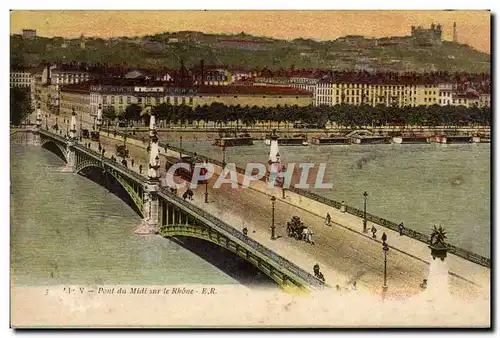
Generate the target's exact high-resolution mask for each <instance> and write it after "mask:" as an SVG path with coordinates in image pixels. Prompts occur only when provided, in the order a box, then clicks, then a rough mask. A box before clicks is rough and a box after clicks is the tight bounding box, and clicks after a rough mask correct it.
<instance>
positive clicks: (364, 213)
mask: <svg viewBox="0 0 500 338" xmlns="http://www.w3.org/2000/svg"><path fill="white" fill-rule="evenodd" d="M363 197H364V199H365V208H364V212H363V232H364V233H367V232H368V229H367V228H366V200H367V198H368V193H367V192H366V191H365V192H364V193H363Z"/></svg>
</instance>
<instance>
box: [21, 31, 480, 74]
mask: <svg viewBox="0 0 500 338" xmlns="http://www.w3.org/2000/svg"><path fill="white" fill-rule="evenodd" d="M172 39H178V41H179V42H175V40H172ZM221 40H225V41H221ZM228 40H239V41H240V43H239V45H238V43H237V42H233V43H230V42H228ZM244 41H250V42H249V43H248V44H247V43H244ZM374 41H375V40H372V39H364V40H362V41H361V42H360V43H359V44H352V43H351V44H348V43H345V42H341V41H338V40H337V41H315V40H311V39H295V40H291V41H287V40H278V39H271V38H266V37H255V36H251V35H248V34H245V33H243V32H242V33H240V34H236V35H229V34H204V33H200V32H176V33H168V32H167V33H162V34H156V35H150V36H143V37H120V38H113V39H107V40H106V39H101V38H85V48H84V49H82V48H81V47H80V42H81V40H80V39H63V38H60V37H55V38H43V37H37V38H36V39H33V40H24V39H22V37H21V36H19V35H13V36H11V64H12V67H18V66H25V67H26V66H37V65H39V64H41V63H47V62H50V63H55V62H72V61H81V62H87V63H102V64H107V65H110V66H111V65H124V66H129V67H174V68H178V67H179V66H180V63H181V59H182V60H184V62H185V64H186V66H188V67H191V66H194V65H196V64H198V63H199V61H200V60H201V59H204V60H205V64H207V65H208V64H210V65H227V66H237V67H245V68H268V69H278V68H290V67H295V68H325V69H336V70H363V69H365V70H377V71H385V70H388V71H416V72H425V71H449V72H460V71H464V72H470V73H482V72H484V73H488V72H489V71H490V55H488V54H486V53H482V52H479V51H476V50H474V49H473V48H471V47H470V46H467V45H461V44H457V43H453V42H447V41H444V42H443V43H442V44H441V45H440V46H432V47H419V48H417V47H415V46H414V45H413V44H412V43H411V42H410V40H409V38H401V37H398V38H384V39H381V40H379V41H384V42H387V41H389V42H395V41H400V42H406V43H400V44H392V45H391V44H387V43H386V44H385V45H380V44H379V45H375V42H374ZM250 46H252V47H250Z"/></svg>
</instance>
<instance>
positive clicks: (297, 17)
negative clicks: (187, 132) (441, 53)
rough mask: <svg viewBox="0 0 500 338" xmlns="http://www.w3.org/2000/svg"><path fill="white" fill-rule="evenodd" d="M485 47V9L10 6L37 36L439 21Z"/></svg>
mask: <svg viewBox="0 0 500 338" xmlns="http://www.w3.org/2000/svg"><path fill="white" fill-rule="evenodd" d="M453 22H456V23H457V27H458V41H459V42H460V43H465V44H468V45H470V46H472V47H474V48H475V49H477V50H479V51H482V52H486V53H490V12H489V11H290V10H286V11H285V10H283V11H268V10H265V11H194V10H191V11H42V10H40V11H13V12H11V22H10V32H11V34H18V33H20V32H21V30H22V29H23V28H33V29H36V30H37V34H38V35H40V36H46V37H52V36H62V37H77V36H80V35H81V34H83V35H85V36H99V37H104V38H109V37H117V36H138V35H146V34H155V33H161V32H167V31H168V32H174V31H182V30H192V31H201V32H205V33H239V32H242V31H244V32H245V33H248V34H252V35H259V36H269V37H275V38H280V39H295V38H298V37H304V38H313V39H318V40H333V39H336V38H338V37H340V36H345V35H365V36H368V37H384V36H404V35H410V26H412V25H414V26H419V25H420V26H424V27H428V26H429V25H430V24H431V23H436V24H437V23H440V24H441V25H442V26H443V29H444V34H443V38H444V39H445V40H451V39H452V27H453Z"/></svg>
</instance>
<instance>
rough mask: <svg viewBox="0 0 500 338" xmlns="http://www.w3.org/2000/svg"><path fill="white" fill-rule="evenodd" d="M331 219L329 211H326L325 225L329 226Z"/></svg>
mask: <svg viewBox="0 0 500 338" xmlns="http://www.w3.org/2000/svg"><path fill="white" fill-rule="evenodd" d="M331 221H332V217H331V216H330V214H329V213H326V217H325V225H327V226H331V224H330V223H331Z"/></svg>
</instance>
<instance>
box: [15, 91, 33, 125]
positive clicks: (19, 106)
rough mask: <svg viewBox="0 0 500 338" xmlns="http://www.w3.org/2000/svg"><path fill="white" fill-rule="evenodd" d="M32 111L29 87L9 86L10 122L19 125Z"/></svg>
mask: <svg viewBox="0 0 500 338" xmlns="http://www.w3.org/2000/svg"><path fill="white" fill-rule="evenodd" d="M31 113H33V107H32V106H31V94H30V89H29V88H20V87H13V88H10V124H11V125H14V126H18V125H20V124H21V123H22V122H24V121H25V120H26V118H27V117H28V116H29V115H30V114H31Z"/></svg>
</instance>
